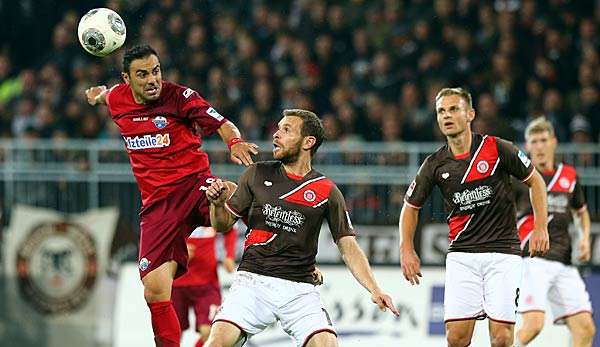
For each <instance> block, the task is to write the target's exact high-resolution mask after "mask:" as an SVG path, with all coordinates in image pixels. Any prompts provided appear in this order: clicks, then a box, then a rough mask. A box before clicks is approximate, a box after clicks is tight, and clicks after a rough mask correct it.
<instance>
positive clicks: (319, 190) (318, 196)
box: [279, 176, 334, 207]
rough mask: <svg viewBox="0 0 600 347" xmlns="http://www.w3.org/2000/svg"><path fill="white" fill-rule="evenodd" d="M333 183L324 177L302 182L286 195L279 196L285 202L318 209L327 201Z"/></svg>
mask: <svg viewBox="0 0 600 347" xmlns="http://www.w3.org/2000/svg"><path fill="white" fill-rule="evenodd" d="M333 186H334V183H333V181H331V180H330V179H328V178H326V177H325V176H321V177H318V178H316V179H314V180H310V181H307V182H304V183H303V184H301V185H300V186H298V187H296V188H295V189H294V190H292V191H290V192H289V193H287V194H284V195H282V196H280V197H279V198H280V199H283V200H285V201H287V202H292V203H295V204H300V205H304V206H310V207H318V206H320V205H322V204H324V203H325V202H327V200H328V199H329V193H330V192H331V189H332V188H333Z"/></svg>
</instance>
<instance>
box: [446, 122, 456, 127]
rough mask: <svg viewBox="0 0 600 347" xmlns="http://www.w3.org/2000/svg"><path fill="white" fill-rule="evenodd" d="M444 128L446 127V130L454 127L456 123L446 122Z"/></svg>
mask: <svg viewBox="0 0 600 347" xmlns="http://www.w3.org/2000/svg"><path fill="white" fill-rule="evenodd" d="M444 126H445V127H446V128H449V127H453V126H454V123H452V122H444Z"/></svg>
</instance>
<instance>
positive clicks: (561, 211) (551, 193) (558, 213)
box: [517, 164, 587, 265]
mask: <svg viewBox="0 0 600 347" xmlns="http://www.w3.org/2000/svg"><path fill="white" fill-rule="evenodd" d="M542 176H543V177H544V181H546V187H547V188H546V189H547V190H548V235H549V237H550V250H549V251H548V253H547V254H546V255H545V256H543V258H546V259H548V260H554V261H559V262H561V263H563V264H567V265H569V264H571V236H570V235H569V223H571V220H572V215H571V210H572V209H574V210H582V209H585V208H586V207H587V206H586V203H585V195H584V193H583V188H582V187H581V185H580V184H579V183H578V181H577V172H576V171H575V168H574V167H572V166H570V165H567V164H559V165H558V167H557V168H555V170H552V171H546V172H542ZM517 206H518V211H519V216H520V218H519V220H518V222H517V227H518V228H519V238H520V240H521V249H522V250H523V255H524V256H527V255H529V245H528V243H529V238H530V237H531V232H532V231H533V209H532V208H531V202H530V201H529V194H527V189H526V187H523V186H521V185H520V186H519V189H518V190H517Z"/></svg>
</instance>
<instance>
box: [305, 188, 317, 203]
mask: <svg viewBox="0 0 600 347" xmlns="http://www.w3.org/2000/svg"><path fill="white" fill-rule="evenodd" d="M316 199H317V194H315V192H313V191H312V190H310V189H308V190H306V191H305V192H304V200H306V201H308V202H313V201H315V200H316Z"/></svg>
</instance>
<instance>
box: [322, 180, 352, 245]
mask: <svg viewBox="0 0 600 347" xmlns="http://www.w3.org/2000/svg"><path fill="white" fill-rule="evenodd" d="M325 218H326V219H327V223H328V224H329V230H330V231H331V236H332V237H333V240H334V241H336V242H337V240H339V239H340V238H341V237H342V236H354V235H355V233H354V228H353V227H352V222H351V221H350V214H349V213H348V209H347V208H346V202H345V201H344V196H343V195H342V192H340V190H339V189H338V187H337V186H333V189H331V192H330V193H329V200H328V201H327V213H326V215H325Z"/></svg>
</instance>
